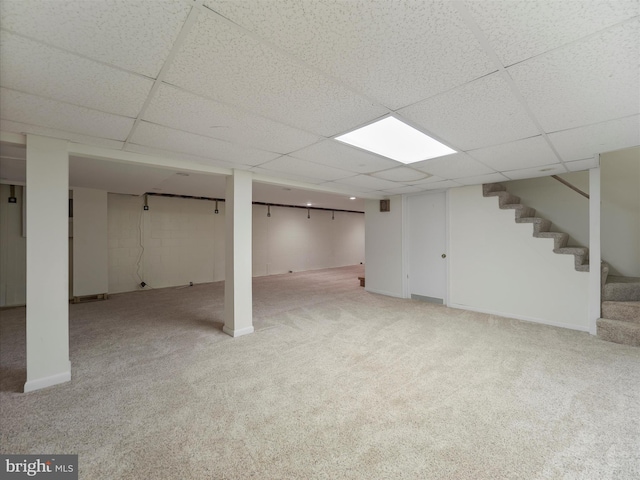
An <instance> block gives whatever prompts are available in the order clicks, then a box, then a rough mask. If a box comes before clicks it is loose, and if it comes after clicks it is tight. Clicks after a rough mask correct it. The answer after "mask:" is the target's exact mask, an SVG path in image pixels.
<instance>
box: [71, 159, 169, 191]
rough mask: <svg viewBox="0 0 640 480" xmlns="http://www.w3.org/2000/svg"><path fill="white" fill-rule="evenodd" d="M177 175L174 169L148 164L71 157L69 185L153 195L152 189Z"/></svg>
mask: <svg viewBox="0 0 640 480" xmlns="http://www.w3.org/2000/svg"><path fill="white" fill-rule="evenodd" d="M174 173H175V172H174V171H172V170H168V169H164V168H154V167H149V166H147V165H135V164H131V163H123V162H109V161H105V160H95V159H92V158H81V157H75V156H70V157H69V186H71V187H83V188H94V189H96V190H105V191H107V192H111V193H126V194H135V195H141V194H143V193H145V192H150V191H151V190H152V188H153V187H155V186H156V185H157V184H159V183H161V182H162V181H163V180H165V179H167V178H169V177H171V176H172V175H174Z"/></svg>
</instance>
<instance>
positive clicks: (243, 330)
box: [222, 325, 253, 338]
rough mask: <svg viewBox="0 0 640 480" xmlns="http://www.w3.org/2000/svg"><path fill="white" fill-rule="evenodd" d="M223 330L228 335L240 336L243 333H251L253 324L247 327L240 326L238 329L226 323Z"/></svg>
mask: <svg viewBox="0 0 640 480" xmlns="http://www.w3.org/2000/svg"><path fill="white" fill-rule="evenodd" d="M222 331H223V332H224V333H226V334H227V335H229V336H231V337H234V338H235V337H240V336H242V335H248V334H250V333H253V326H251V327H245V328H239V329H237V330H233V329H231V328H228V327H227V326H226V325H225V326H224V327H222Z"/></svg>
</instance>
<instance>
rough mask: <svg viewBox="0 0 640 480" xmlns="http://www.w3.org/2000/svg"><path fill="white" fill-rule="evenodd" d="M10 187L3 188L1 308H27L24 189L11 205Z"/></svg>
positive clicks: (0, 192) (17, 191)
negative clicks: (23, 214) (23, 229)
mask: <svg viewBox="0 0 640 480" xmlns="http://www.w3.org/2000/svg"><path fill="white" fill-rule="evenodd" d="M10 192H11V189H10V186H9V185H0V306H9V305H24V304H25V303H26V301H27V300H26V298H27V239H26V237H23V236H22V209H23V195H22V187H21V186H19V185H17V186H15V198H16V200H17V203H9V202H8V199H9V196H10Z"/></svg>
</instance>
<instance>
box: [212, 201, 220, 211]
mask: <svg viewBox="0 0 640 480" xmlns="http://www.w3.org/2000/svg"><path fill="white" fill-rule="evenodd" d="M213 213H215V214H216V215H217V214H218V213H220V212H219V211H218V200H216V209H215V210H214V211H213Z"/></svg>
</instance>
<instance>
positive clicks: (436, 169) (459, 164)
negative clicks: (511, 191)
mask: <svg viewBox="0 0 640 480" xmlns="http://www.w3.org/2000/svg"><path fill="white" fill-rule="evenodd" d="M411 166H412V168H417V169H418V170H421V171H423V172H427V173H429V174H432V175H437V176H438V177H442V178H443V179H444V178H448V179H454V178H461V177H469V176H475V175H485V174H488V173H493V169H491V168H489V167H487V166H486V165H483V164H482V163H480V162H478V161H477V160H475V159H473V158H471V157H470V156H469V155H467V154H466V153H464V152H459V153H452V154H451V155H447V156H444V157H438V158H433V159H431V160H425V161H424V162H419V163H413V164H411Z"/></svg>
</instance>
